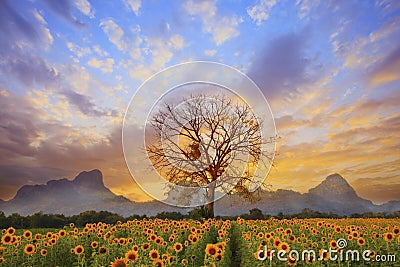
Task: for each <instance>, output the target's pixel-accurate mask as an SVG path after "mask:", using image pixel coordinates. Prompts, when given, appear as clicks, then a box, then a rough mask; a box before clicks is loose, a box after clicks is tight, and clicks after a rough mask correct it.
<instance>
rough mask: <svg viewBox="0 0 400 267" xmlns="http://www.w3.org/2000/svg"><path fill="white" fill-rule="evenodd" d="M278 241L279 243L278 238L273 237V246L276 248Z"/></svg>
mask: <svg viewBox="0 0 400 267" xmlns="http://www.w3.org/2000/svg"><path fill="white" fill-rule="evenodd" d="M280 243H281V241H280V240H279V238H275V239H274V247H275V248H278V247H279V244H280Z"/></svg>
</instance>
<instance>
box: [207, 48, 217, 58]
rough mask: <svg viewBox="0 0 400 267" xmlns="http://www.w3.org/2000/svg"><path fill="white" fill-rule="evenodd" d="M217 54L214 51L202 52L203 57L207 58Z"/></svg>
mask: <svg viewBox="0 0 400 267" xmlns="http://www.w3.org/2000/svg"><path fill="white" fill-rule="evenodd" d="M216 53H217V50H215V49H209V50H204V55H206V56H208V57H213V56H214V55H215V54H216Z"/></svg>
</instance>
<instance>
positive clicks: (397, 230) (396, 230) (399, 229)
mask: <svg viewBox="0 0 400 267" xmlns="http://www.w3.org/2000/svg"><path fill="white" fill-rule="evenodd" d="M393 233H394V234H395V235H397V234H399V233H400V228H397V227H396V228H394V229H393Z"/></svg>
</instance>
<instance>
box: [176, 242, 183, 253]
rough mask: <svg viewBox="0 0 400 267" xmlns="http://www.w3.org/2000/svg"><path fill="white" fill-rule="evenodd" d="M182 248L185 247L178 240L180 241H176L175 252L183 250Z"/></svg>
mask: <svg viewBox="0 0 400 267" xmlns="http://www.w3.org/2000/svg"><path fill="white" fill-rule="evenodd" d="M182 249H183V246H182V244H181V243H179V242H178V243H175V244H174V250H175V252H181V251H182Z"/></svg>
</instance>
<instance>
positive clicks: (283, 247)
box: [278, 242, 290, 252]
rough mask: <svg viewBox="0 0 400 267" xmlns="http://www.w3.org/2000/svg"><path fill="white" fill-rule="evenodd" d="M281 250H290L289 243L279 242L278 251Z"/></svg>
mask: <svg viewBox="0 0 400 267" xmlns="http://www.w3.org/2000/svg"><path fill="white" fill-rule="evenodd" d="M281 250H283V251H286V252H289V251H290V247H289V244H288V243H286V242H281V243H280V244H279V246H278V251H281Z"/></svg>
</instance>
